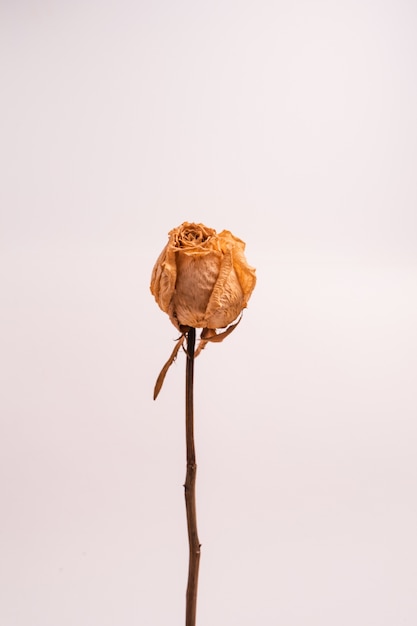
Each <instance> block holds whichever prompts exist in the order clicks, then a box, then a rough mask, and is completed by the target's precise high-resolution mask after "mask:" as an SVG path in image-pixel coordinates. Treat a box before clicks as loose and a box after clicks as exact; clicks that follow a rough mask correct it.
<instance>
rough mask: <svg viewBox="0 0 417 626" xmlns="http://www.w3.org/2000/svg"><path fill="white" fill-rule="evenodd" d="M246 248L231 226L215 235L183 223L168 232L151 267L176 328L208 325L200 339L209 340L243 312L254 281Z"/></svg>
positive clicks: (157, 296) (158, 294) (156, 291)
mask: <svg viewBox="0 0 417 626" xmlns="http://www.w3.org/2000/svg"><path fill="white" fill-rule="evenodd" d="M244 250H245V243H244V242H243V241H242V240H241V239H238V238H237V237H235V236H234V235H232V233H231V232H230V231H228V230H223V231H222V232H221V233H219V234H217V233H216V231H215V230H214V229H212V228H207V227H206V226H204V225H203V224H190V223H188V222H184V223H183V224H181V226H179V227H178V228H174V229H173V230H171V231H170V232H169V240H168V243H167V245H166V246H165V248H164V249H163V250H162V252H161V254H160V256H159V258H158V260H157V262H156V264H155V267H154V268H153V272H152V279H151V292H152V294H153V295H154V296H155V300H156V302H157V303H158V305H159V307H160V308H161V309H162V310H163V311H164V312H165V313H168V315H169V318H170V320H171V322H172V323H173V324H174V326H175V327H176V328H178V330H180V331H181V332H184V330H186V329H187V328H190V327H194V328H203V329H207V330H203V333H202V339H206V340H210V337H213V339H214V336H215V335H216V333H215V329H216V328H225V327H226V326H228V325H229V324H230V323H231V322H233V321H234V320H235V319H236V318H237V317H238V316H239V314H240V313H241V311H242V309H244V308H245V307H246V306H247V302H248V300H249V298H250V296H251V293H252V291H253V288H254V287H255V282H256V277H255V269H254V268H253V267H250V265H248V263H247V261H246V258H245V255H244ZM209 329H212V330H211V331H210V330H209ZM217 337H218V338H219V339H220V335H217ZM214 340H215V339H214Z"/></svg>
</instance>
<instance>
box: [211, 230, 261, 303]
mask: <svg viewBox="0 0 417 626" xmlns="http://www.w3.org/2000/svg"><path fill="white" fill-rule="evenodd" d="M219 238H220V239H221V240H222V243H223V245H230V243H231V242H233V248H232V254H233V267H234V270H235V272H236V275H237V277H238V279H239V283H240V286H241V287H242V292H243V304H242V309H243V308H245V307H246V306H247V303H248V300H249V298H250V296H251V294H252V291H253V290H254V288H255V284H256V273H255V272H256V270H255V268H254V267H251V266H250V265H248V262H247V261H246V257H245V247H246V245H245V243H244V242H243V241H242V240H241V239H238V238H237V237H235V236H234V235H232V233H231V232H230V231H228V230H223V231H222V232H221V233H219Z"/></svg>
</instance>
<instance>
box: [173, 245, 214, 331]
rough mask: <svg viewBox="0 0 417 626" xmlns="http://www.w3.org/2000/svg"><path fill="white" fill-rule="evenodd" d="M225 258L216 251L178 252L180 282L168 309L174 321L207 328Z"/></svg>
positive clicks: (178, 276)
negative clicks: (210, 308) (208, 312)
mask: <svg viewBox="0 0 417 626" xmlns="http://www.w3.org/2000/svg"><path fill="white" fill-rule="evenodd" d="M221 257H222V255H221V253H220V252H216V251H214V250H212V251H209V252H206V251H204V253H201V252H199V253H197V254H190V253H189V251H182V250H181V251H178V252H177V283H176V286H175V293H174V295H173V297H172V300H171V303H170V306H169V311H168V313H169V316H170V318H171V321H172V322H173V324H175V325H177V324H178V323H179V324H181V325H183V326H193V327H194V328H204V326H205V325H206V323H205V319H206V310H207V305H208V303H209V300H210V297H211V294H212V291H213V287H214V285H215V284H216V281H217V277H218V274H219V268H220V263H221Z"/></svg>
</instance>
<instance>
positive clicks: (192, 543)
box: [184, 328, 201, 626]
mask: <svg viewBox="0 0 417 626" xmlns="http://www.w3.org/2000/svg"><path fill="white" fill-rule="evenodd" d="M194 349H195V328H190V330H189V331H188V333H187V369H186V378H185V431H186V444H187V474H186V478H185V485H184V488H185V508H186V512H187V528H188V544H189V563H188V584H187V597H186V598H187V603H186V618H185V626H195V623H196V610H197V586H198V568H199V565H200V548H201V545H200V541H199V539H198V533H197V512H196V501H195V479H196V474H197V464H196V459H195V446H194V402H193V395H194V394H193V390H194Z"/></svg>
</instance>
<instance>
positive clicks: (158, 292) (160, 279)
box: [151, 242, 177, 313]
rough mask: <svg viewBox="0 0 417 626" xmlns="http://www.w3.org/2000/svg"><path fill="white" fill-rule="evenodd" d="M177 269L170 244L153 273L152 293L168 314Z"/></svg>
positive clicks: (161, 255) (162, 253)
mask: <svg viewBox="0 0 417 626" xmlns="http://www.w3.org/2000/svg"><path fill="white" fill-rule="evenodd" d="M176 279H177V267H176V259H175V252H174V251H173V250H172V246H171V245H170V242H168V244H167V245H166V246H165V248H164V249H163V250H162V252H161V254H160V255H159V257H158V260H157V262H156V263H155V266H154V268H153V271H152V279H151V292H152V293H153V295H154V296H155V300H156V301H157V303H158V305H159V306H160V308H161V309H162V310H163V311H164V312H165V313H167V312H168V307H169V303H170V301H171V298H172V295H173V293H174V290H175V281H176Z"/></svg>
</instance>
